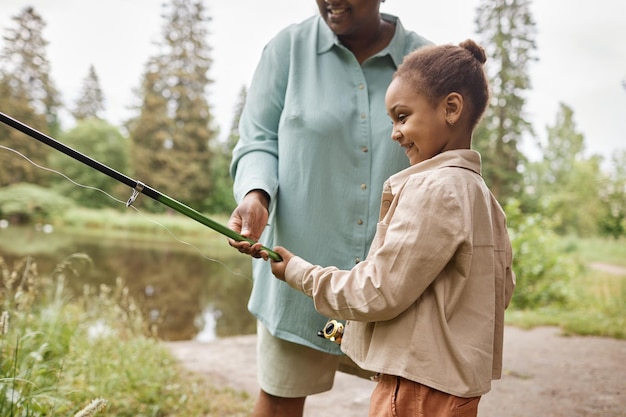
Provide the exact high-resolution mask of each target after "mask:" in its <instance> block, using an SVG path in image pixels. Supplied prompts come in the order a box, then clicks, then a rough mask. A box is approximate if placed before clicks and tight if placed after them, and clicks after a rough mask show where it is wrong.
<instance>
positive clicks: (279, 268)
mask: <svg viewBox="0 0 626 417" xmlns="http://www.w3.org/2000/svg"><path fill="white" fill-rule="evenodd" d="M274 252H276V253H277V254H279V255H280V257H281V258H283V260H282V261H280V262H279V261H271V266H272V273H273V274H274V276H275V277H276V278H278V279H280V280H281V281H284V280H285V270H286V269H287V264H288V263H289V260H291V258H292V257H293V256H294V255H293V253H291V252H289V251H288V250H287V249H285V248H283V247H282V246H276V247H275V248H274ZM261 257H262V258H263V259H265V260H266V261H267V260H268V259H269V257H268V255H267V252H265V251H261Z"/></svg>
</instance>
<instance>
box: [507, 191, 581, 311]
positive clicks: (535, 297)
mask: <svg viewBox="0 0 626 417" xmlns="http://www.w3.org/2000/svg"><path fill="white" fill-rule="evenodd" d="M505 212H506V213H507V222H508V226H509V233H510V235H511V244H512V246H513V271H514V272H515V275H516V278H517V285H516V288H515V292H514V293H513V299H512V302H511V303H512V306H514V307H516V308H519V309H532V308H538V307H545V306H548V305H555V304H557V305H565V304H567V303H568V302H569V301H570V300H571V298H572V296H573V294H572V293H571V289H570V286H569V281H570V280H571V278H572V277H574V276H576V275H577V274H580V273H581V272H582V269H583V266H582V265H581V264H580V263H579V262H578V261H576V260H575V259H574V257H573V256H572V254H571V253H570V251H568V248H566V247H564V246H562V245H560V242H561V240H560V239H559V237H558V236H557V235H556V234H555V233H554V232H553V231H552V230H553V229H552V227H551V226H552V225H551V224H550V220H549V219H547V218H545V217H543V216H542V215H541V214H525V213H522V212H521V210H520V204H519V202H518V201H516V200H511V201H509V202H508V203H507V205H506V206H505Z"/></svg>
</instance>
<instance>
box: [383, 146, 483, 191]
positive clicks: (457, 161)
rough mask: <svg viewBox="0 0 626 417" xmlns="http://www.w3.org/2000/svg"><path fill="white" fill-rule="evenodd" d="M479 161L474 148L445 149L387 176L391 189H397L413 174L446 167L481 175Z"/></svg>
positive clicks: (478, 155)
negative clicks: (462, 169)
mask: <svg viewBox="0 0 626 417" xmlns="http://www.w3.org/2000/svg"><path fill="white" fill-rule="evenodd" d="M480 163H481V162H480V154H479V153H478V152H476V151H474V150H471V149H455V150H452V151H446V152H442V153H440V154H439V155H435V156H433V157H432V158H430V159H427V160H425V161H422V162H420V163H419V164H415V165H413V166H410V167H408V168H406V169H404V170H402V171H400V172H398V173H397V174H395V175H392V176H391V177H389V185H390V186H391V189H392V190H397V189H399V187H401V186H402V184H404V183H405V182H406V180H407V179H408V177H410V176H411V175H413V174H418V173H421V172H426V171H433V170H435V169H440V168H448V167H457V168H464V169H468V170H470V171H473V172H475V173H476V174H478V175H481V171H480Z"/></svg>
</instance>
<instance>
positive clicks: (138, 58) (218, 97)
mask: <svg viewBox="0 0 626 417" xmlns="http://www.w3.org/2000/svg"><path fill="white" fill-rule="evenodd" d="M165 1H166V0H1V1H0V31H1V33H2V34H4V33H5V32H6V28H8V27H15V25H14V23H13V22H12V21H11V17H12V16H15V15H17V14H19V13H20V12H21V11H22V10H23V8H24V7H27V6H33V7H34V8H35V10H36V11H37V13H39V15H41V16H42V18H43V19H44V21H45V22H46V27H45V29H44V32H43V36H44V38H45V39H46V40H47V41H48V42H49V44H48V48H47V53H48V56H47V57H48V60H49V61H50V64H51V77H52V80H53V81H54V83H55V85H56V87H57V89H58V90H59V91H60V92H61V94H62V99H63V101H64V103H65V104H66V105H70V106H73V104H74V103H75V101H76V99H77V98H78V95H79V92H80V89H81V87H82V84H83V81H84V79H85V77H86V76H87V74H88V70H89V66H90V65H93V66H94V67H95V70H96V73H97V75H98V78H99V80H100V86H101V88H102V90H103V93H104V97H105V107H106V112H105V113H104V118H105V119H107V120H108V121H109V122H111V123H113V124H116V125H121V123H122V122H123V121H124V120H125V119H127V118H129V117H131V116H134V115H135V113H134V112H133V111H132V110H130V109H129V107H130V106H131V105H133V104H136V98H135V95H134V90H135V89H136V88H137V87H138V86H139V85H140V81H141V76H142V74H143V71H144V66H145V64H146V62H147V61H148V58H149V57H150V56H152V55H154V54H155V52H156V47H155V45H154V43H155V42H158V41H159V40H160V39H162V28H163V25H164V23H165V21H164V19H163V18H162V13H163V9H162V4H163V2H165ZM480 2H481V0H446V1H430V2H424V1H416V0H387V1H386V2H384V3H382V5H381V12H383V13H390V14H394V15H396V16H399V17H400V20H401V21H402V23H403V25H404V26H405V28H407V29H410V30H413V31H415V32H417V33H419V34H420V35H422V36H424V37H426V38H427V39H430V40H431V41H433V42H435V43H459V42H461V41H463V40H465V39H467V38H473V39H475V40H477V41H480V38H479V37H478V36H477V35H476V33H475V27H476V26H475V22H474V19H475V16H476V8H477V7H478V6H479V5H480ZM205 4H206V5H207V8H208V14H209V15H210V16H211V17H212V21H211V22H210V24H209V32H210V35H209V39H208V42H209V44H210V45H211V47H212V48H213V50H212V59H213V66H212V68H211V70H210V72H209V76H210V78H211V79H212V80H213V84H212V85H211V86H210V95H209V103H210V105H211V107H212V110H213V114H214V116H215V121H216V126H217V127H218V128H219V129H220V138H222V139H223V138H225V137H226V135H228V132H229V130H230V126H231V124H232V118H233V114H234V111H235V106H236V104H237V100H238V95H239V91H240V90H241V88H242V87H243V86H244V85H245V86H248V85H249V83H250V80H251V78H252V74H253V72H254V69H255V67H256V64H257V62H258V59H259V58H260V55H261V52H262V49H263V47H264V45H265V44H266V43H267V42H268V41H269V40H270V39H271V38H272V37H273V36H274V35H275V34H276V33H277V32H278V31H279V30H280V29H282V28H283V27H285V26H286V25H289V24H291V23H296V22H299V21H301V20H304V19H306V18H307V17H309V16H312V15H314V14H317V13H318V11H317V6H316V2H315V1H313V0H274V1H272V2H264V1H258V0H206V2H205ZM531 13H532V15H533V18H534V20H535V23H536V30H537V36H536V44H537V45H536V46H537V50H536V51H535V54H536V56H537V58H538V61H536V62H532V63H531V64H530V66H529V72H530V79H531V90H530V91H529V92H528V94H527V95H526V99H527V104H526V109H525V111H526V114H525V116H526V118H527V120H529V121H530V122H531V123H532V125H533V128H534V129H535V132H536V133H537V136H538V138H539V140H542V141H545V138H546V126H548V125H553V124H554V123H555V120H556V116H557V112H558V109H559V106H560V103H564V104H566V105H568V106H569V107H571V108H572V109H573V111H574V121H575V123H576V127H577V130H578V131H579V132H581V133H582V134H583V135H584V136H585V144H586V154H587V155H591V154H600V155H602V156H603V157H604V158H605V159H609V158H610V157H611V155H612V154H613V153H614V152H615V151H617V150H624V149H626V88H624V87H623V86H622V82H624V83H626V45H625V41H626V24H625V22H624V16H626V2H625V1H623V0H596V1H594V2H583V1H580V0H535V1H533V2H532V3H531ZM2 45H3V40H2V39H0V46H2ZM486 65H489V61H487V64H486ZM0 109H1V111H4V112H5V113H7V114H10V109H2V102H1V98H0ZM66 120H67V122H65V125H64V127H68V126H67V125H71V123H72V121H71V118H69V117H67V119H66ZM522 150H523V151H524V152H525V153H526V154H527V155H529V156H530V157H531V158H533V157H535V156H536V155H538V154H537V151H536V147H535V145H534V144H533V143H532V140H531V139H530V138H527V139H525V141H524V143H523V145H522Z"/></svg>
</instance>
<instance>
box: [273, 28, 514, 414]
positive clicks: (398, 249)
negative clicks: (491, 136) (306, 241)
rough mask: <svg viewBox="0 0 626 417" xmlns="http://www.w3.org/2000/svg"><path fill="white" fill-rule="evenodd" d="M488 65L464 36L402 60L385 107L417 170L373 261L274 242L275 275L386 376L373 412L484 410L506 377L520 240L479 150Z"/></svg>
mask: <svg viewBox="0 0 626 417" xmlns="http://www.w3.org/2000/svg"><path fill="white" fill-rule="evenodd" d="M485 61H486V56H485V52H484V50H483V49H482V48H481V47H480V46H479V45H477V44H476V43H475V42H473V41H472V40H467V41H465V42H462V43H461V44H460V45H459V46H453V45H440V46H429V47H424V48H421V49H419V50H417V51H415V52H413V53H411V54H410V55H408V56H407V57H406V58H405V59H404V61H403V63H402V65H400V66H399V67H398V70H397V71H396V73H395V75H394V78H393V81H392V82H391V84H390V86H389V88H388V90H387V94H386V96H385V105H386V108H387V111H388V114H389V116H390V117H391V120H392V123H393V129H392V136H391V138H392V139H393V140H394V141H395V142H397V143H398V145H400V146H401V147H402V148H404V150H405V153H406V155H407V157H408V159H409V162H410V164H411V166H410V167H409V168H407V169H405V170H404V171H402V172H400V173H398V174H396V175H393V176H391V177H390V178H389V179H388V180H387V181H386V182H385V184H384V189H383V195H382V203H381V208H380V222H379V224H378V227H377V232H376V235H375V237H374V240H373V243H372V245H371V249H370V252H369V254H368V257H367V258H366V259H365V260H364V261H362V262H360V263H358V264H357V265H355V266H354V268H352V269H351V270H349V271H346V270H339V269H337V268H336V267H332V266H331V267H322V266H316V265H312V264H310V263H309V262H307V261H305V260H304V259H302V258H300V257H298V256H295V255H294V254H292V253H291V252H289V251H287V250H286V249H285V248H283V247H280V246H278V247H276V248H275V250H276V252H277V253H278V254H279V255H281V257H282V259H283V260H282V261H281V262H274V261H272V263H271V267H272V272H273V273H274V275H275V276H276V277H278V278H279V279H282V280H285V281H286V282H287V283H288V284H289V285H290V286H291V287H293V288H295V289H297V290H299V291H302V292H303V293H304V294H306V295H308V296H309V297H312V298H313V300H314V303H315V308H316V309H317V310H318V311H319V312H320V313H322V314H325V315H326V316H328V317H335V318H338V319H344V320H347V323H346V327H345V334H344V335H343V339H342V341H341V348H342V350H343V351H344V352H345V353H346V354H347V355H348V356H349V357H350V358H351V359H352V360H354V361H355V362H356V363H357V364H358V365H359V366H361V367H362V368H363V369H367V370H371V371H373V372H376V373H378V375H379V378H378V380H379V382H378V384H377V386H376V388H375V390H374V392H373V394H372V398H371V401H370V412H369V415H370V417H373V416H396V415H398V416H425V417H429V416H437V417H441V416H476V415H477V412H478V402H479V400H480V396H481V395H483V394H485V393H487V392H488V391H489V390H490V388H491V380H492V379H499V378H500V376H501V370H502V337H503V321H504V310H505V308H506V306H507V305H508V303H509V301H510V298H511V296H512V292H513V288H514V286H515V276H514V274H513V272H512V270H511V262H512V254H511V243H510V240H509V236H508V233H507V229H506V219H505V215H504V212H503V210H502V208H501V207H500V205H499V204H498V202H497V201H496V199H495V198H494V196H493V195H492V194H491V192H490V191H489V189H488V188H487V186H486V185H485V183H484V181H483V179H482V177H481V175H480V173H481V160H480V155H479V154H478V153H477V152H475V151H473V150H471V149H470V146H471V139H472V133H473V131H474V128H475V127H476V125H477V123H478V122H479V120H480V118H481V117H482V114H483V113H484V111H485V108H486V106H487V103H488V100H489V88H488V84H487V80H486V75H485V71H484V68H483V64H484V63H485ZM303 238H306V237H303ZM266 255H267V254H266V253H265V254H264V259H266V260H267V256H266Z"/></svg>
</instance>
